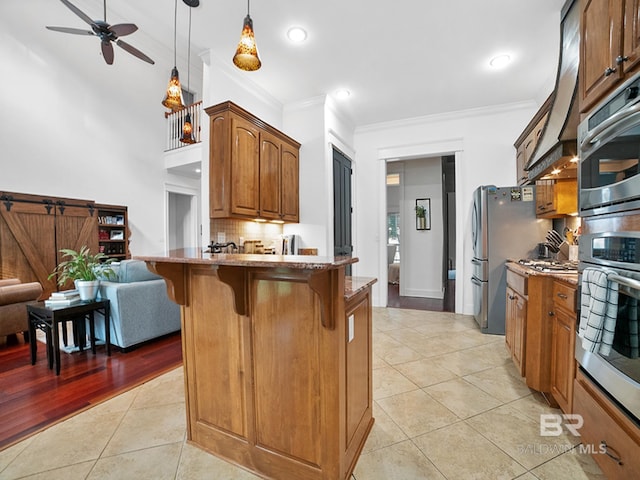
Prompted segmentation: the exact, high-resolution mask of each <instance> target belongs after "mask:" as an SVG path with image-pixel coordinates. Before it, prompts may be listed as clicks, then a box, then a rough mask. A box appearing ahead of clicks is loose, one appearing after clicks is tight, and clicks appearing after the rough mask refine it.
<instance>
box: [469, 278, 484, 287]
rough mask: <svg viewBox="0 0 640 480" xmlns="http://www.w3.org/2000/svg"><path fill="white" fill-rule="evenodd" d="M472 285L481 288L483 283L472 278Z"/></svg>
mask: <svg viewBox="0 0 640 480" xmlns="http://www.w3.org/2000/svg"><path fill="white" fill-rule="evenodd" d="M471 283H473V284H474V285H477V286H479V287H481V286H482V282H481V281H480V280H478V279H477V278H476V277H471Z"/></svg>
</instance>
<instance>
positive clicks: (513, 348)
mask: <svg viewBox="0 0 640 480" xmlns="http://www.w3.org/2000/svg"><path fill="white" fill-rule="evenodd" d="M505 322H506V323H505V344H506V346H507V349H508V350H509V352H510V353H511V358H512V359H513V363H514V364H515V365H516V367H517V368H518V372H520V375H521V376H523V377H524V376H525V363H524V354H525V352H524V349H525V332H526V322H527V300H526V299H525V298H524V297H522V296H521V295H519V294H518V293H516V291H515V290H513V289H512V288H510V287H507V310H506V319H505Z"/></svg>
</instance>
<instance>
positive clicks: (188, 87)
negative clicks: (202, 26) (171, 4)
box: [187, 7, 191, 93]
mask: <svg viewBox="0 0 640 480" xmlns="http://www.w3.org/2000/svg"><path fill="white" fill-rule="evenodd" d="M187 91H188V92H189V93H191V7H189V46H188V47H187Z"/></svg>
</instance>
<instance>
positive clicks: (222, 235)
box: [218, 232, 227, 243]
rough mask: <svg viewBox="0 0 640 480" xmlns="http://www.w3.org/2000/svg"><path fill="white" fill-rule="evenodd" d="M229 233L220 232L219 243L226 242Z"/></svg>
mask: <svg viewBox="0 0 640 480" xmlns="http://www.w3.org/2000/svg"><path fill="white" fill-rule="evenodd" d="M226 241H227V234H226V233H225V232H218V243H226Z"/></svg>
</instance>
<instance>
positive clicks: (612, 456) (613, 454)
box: [600, 440, 624, 465]
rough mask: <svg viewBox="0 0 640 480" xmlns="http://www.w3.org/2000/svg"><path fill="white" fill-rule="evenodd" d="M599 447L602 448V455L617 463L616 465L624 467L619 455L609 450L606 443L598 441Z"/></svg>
mask: <svg viewBox="0 0 640 480" xmlns="http://www.w3.org/2000/svg"><path fill="white" fill-rule="evenodd" d="M600 446H601V447H604V453H605V454H606V455H607V456H608V457H610V458H612V459H613V460H615V461H616V462H618V465H624V463H623V462H622V459H621V458H620V454H619V453H618V452H616V451H615V450H614V449H613V448H611V447H610V446H609V445H607V442H605V441H604V440H601V441H600ZM609 450H611V451H612V452H613V453H609Z"/></svg>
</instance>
